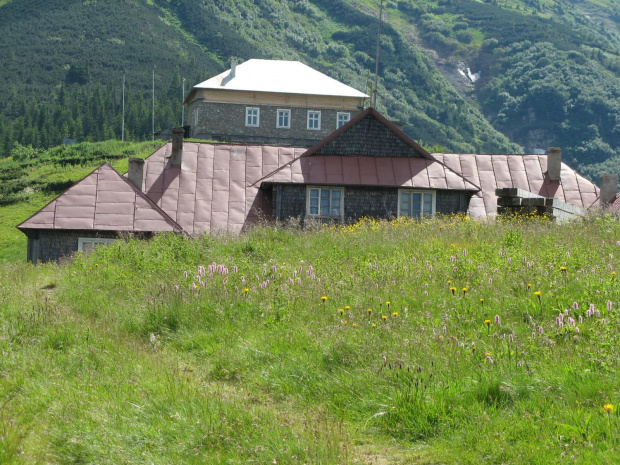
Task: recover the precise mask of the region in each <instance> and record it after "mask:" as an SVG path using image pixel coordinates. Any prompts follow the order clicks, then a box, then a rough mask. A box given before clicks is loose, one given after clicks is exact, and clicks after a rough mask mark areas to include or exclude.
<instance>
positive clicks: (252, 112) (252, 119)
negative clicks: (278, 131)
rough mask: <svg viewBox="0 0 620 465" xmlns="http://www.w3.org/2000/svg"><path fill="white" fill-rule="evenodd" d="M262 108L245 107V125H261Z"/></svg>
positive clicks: (252, 126) (255, 126) (251, 126)
mask: <svg viewBox="0 0 620 465" xmlns="http://www.w3.org/2000/svg"><path fill="white" fill-rule="evenodd" d="M259 123H260V108H256V107H245V125H246V126H247V127H250V128H257V127H259Z"/></svg>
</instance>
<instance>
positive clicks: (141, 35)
mask: <svg viewBox="0 0 620 465" xmlns="http://www.w3.org/2000/svg"><path fill="white" fill-rule="evenodd" d="M378 11H379V1H378V0H372V1H371V0H356V1H354V0H311V1H310V0H282V1H278V0H204V1H203V0H114V1H109V2H103V1H97V0H87V1H78V0H58V1H54V2H48V1H43V0H11V1H8V2H2V1H0V50H3V52H2V54H3V58H2V64H3V66H2V67H1V68H0V76H1V77H2V78H3V82H7V83H8V85H6V86H4V87H3V88H2V89H0V113H2V115H0V150H2V152H1V153H2V154H3V155H8V154H9V153H10V150H11V148H12V147H13V143H14V141H18V142H19V143H20V144H24V145H28V144H32V145H34V146H50V145H55V144H58V143H60V142H61V140H62V138H63V137H72V138H77V139H79V140H100V139H106V138H113V137H116V138H120V131H121V92H122V87H121V85H122V77H123V73H125V74H126V78H127V99H126V102H127V105H126V115H127V116H126V128H127V131H128V135H129V137H131V138H137V139H140V138H150V136H151V134H150V133H151V98H152V93H151V86H152V84H153V82H152V80H153V72H154V75H155V97H156V105H155V112H156V123H155V126H156V128H155V129H156V130H159V129H164V128H167V127H171V126H174V125H179V124H180V123H181V106H180V101H181V97H182V79H183V78H185V79H186V89H185V90H186V93H187V92H188V90H189V88H190V87H191V85H193V84H195V83H197V82H199V81H200V80H203V79H206V78H207V77H208V76H211V75H213V74H216V73H218V72H221V71H222V70H224V69H226V68H227V67H228V63H229V60H230V58H231V57H236V58H238V59H241V60H244V59H249V58H277V59H292V60H301V61H303V62H305V63H307V64H309V65H310V66H313V67H315V68H317V69H319V70H320V71H322V72H324V73H326V74H328V75H331V76H332V77H335V78H337V79H339V80H341V81H343V82H345V83H347V84H349V85H352V86H354V87H356V88H358V89H360V90H364V91H366V92H367V93H368V92H369V84H370V82H371V81H372V79H373V74H374V67H375V62H374V56H375V46H376V33H377V16H378ZM619 11H620V10H619V9H618V6H617V5H615V4H614V3H613V2H611V0H597V1H596V2H594V1H590V0H582V1H579V2H573V1H567V0H526V1H521V0H491V1H489V2H477V1H474V0H415V1H414V0H401V1H398V2H395V1H386V2H384V18H385V23H384V25H383V30H382V31H383V35H382V40H381V55H380V56H381V60H380V67H379V75H380V78H379V101H378V108H379V110H380V111H382V112H385V113H386V114H387V115H388V116H389V117H390V118H392V119H395V120H400V121H402V122H404V123H405V126H404V128H405V130H406V132H408V133H409V134H410V135H411V136H412V137H414V138H415V139H416V140H418V141H421V142H422V143H423V144H425V145H427V146H433V145H435V146H441V147H442V148H443V149H445V150H449V151H460V152H469V151H475V152H516V151H519V150H520V149H519V147H518V145H517V144H519V145H521V146H523V147H525V149H526V150H528V151H531V150H534V149H545V148H546V147H548V146H550V145H559V146H561V147H563V148H564V153H565V156H566V158H567V160H569V161H570V162H572V163H573V165H574V166H575V167H578V168H580V169H582V170H583V171H585V172H586V174H590V175H597V174H598V173H599V172H600V171H602V170H605V171H618V170H620V161H619V158H618V157H620V153H619V147H620V112H619V111H618V110H619V108H620V79H618V77H619V76H618V75H619V74H620V58H619V56H618V44H619V43H620V31H619V29H618V18H619V17H620V13H619ZM467 68H470V71H471V73H473V74H470V76H472V77H474V80H475V78H476V77H479V79H477V80H475V82H472V79H470V78H468V77H467V72H466V69H467ZM439 70H441V72H443V74H444V75H445V77H444V76H442V74H441V73H440V71H439ZM459 70H460V71H462V72H463V73H461V72H460V71H459ZM477 73H479V75H477ZM483 115H484V116H483ZM485 117H486V118H485ZM616 120H618V121H616ZM489 122H490V123H491V124H493V125H494V126H495V129H497V130H499V131H501V132H503V134H505V135H506V136H508V137H506V136H504V135H503V134H501V133H500V132H498V131H497V130H495V129H494V128H493V127H492V126H491V124H490V123H489ZM508 138H510V139H511V140H512V141H513V142H516V143H517V144H513V143H510V142H509V140H508Z"/></svg>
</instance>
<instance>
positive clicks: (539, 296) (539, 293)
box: [534, 291, 542, 302]
mask: <svg viewBox="0 0 620 465" xmlns="http://www.w3.org/2000/svg"><path fill="white" fill-rule="evenodd" d="M534 295H535V296H536V297H538V301H539V302H540V300H541V296H542V292H541V291H536V292H534Z"/></svg>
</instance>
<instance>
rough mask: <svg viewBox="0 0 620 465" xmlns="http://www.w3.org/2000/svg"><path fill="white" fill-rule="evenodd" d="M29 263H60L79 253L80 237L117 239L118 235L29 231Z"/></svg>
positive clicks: (110, 233) (88, 232) (86, 232)
mask: <svg viewBox="0 0 620 465" xmlns="http://www.w3.org/2000/svg"><path fill="white" fill-rule="evenodd" d="M27 234H28V261H29V262H34V263H45V262H51V261H58V260H60V259H62V258H66V257H69V256H71V255H72V254H74V253H75V252H77V250H78V239H79V238H80V237H104V238H115V237H117V235H116V233H115V232H113V231H111V232H100V233H95V232H93V231H67V230H65V231H63V230H39V231H28V233H27Z"/></svg>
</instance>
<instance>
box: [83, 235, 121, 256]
mask: <svg viewBox="0 0 620 465" xmlns="http://www.w3.org/2000/svg"><path fill="white" fill-rule="evenodd" d="M115 240H116V239H111V238H103V237H80V238H79V239H78V251H79V252H83V253H87V252H90V251H91V250H93V249H94V248H95V246H97V245H99V244H104V245H108V244H111V243H112V242H114V241H115Z"/></svg>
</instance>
